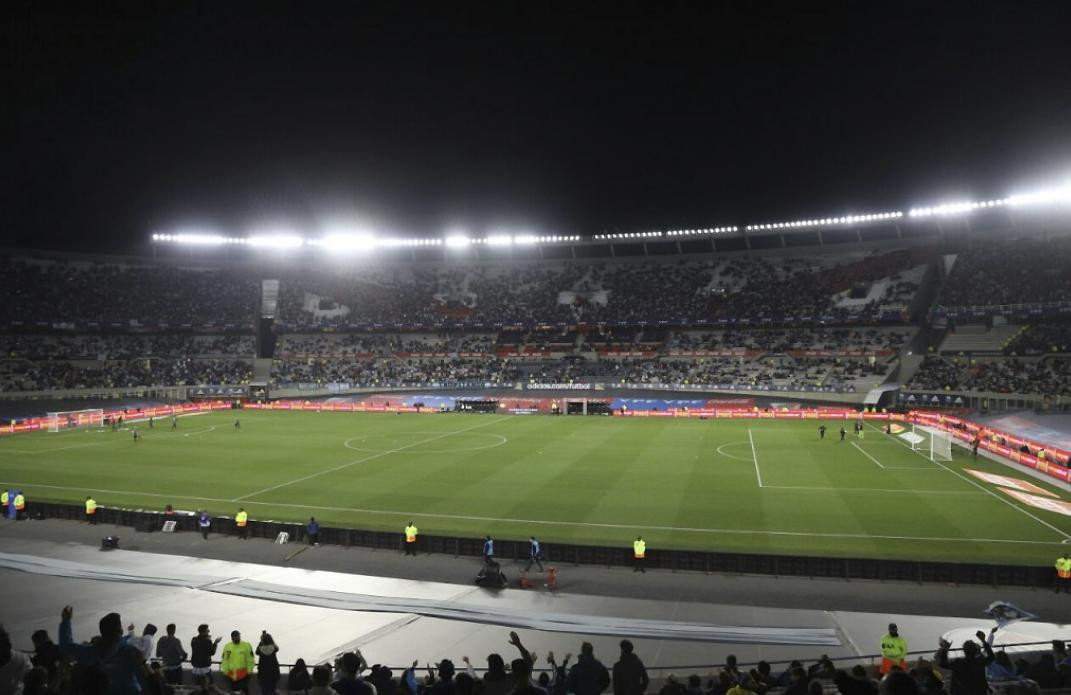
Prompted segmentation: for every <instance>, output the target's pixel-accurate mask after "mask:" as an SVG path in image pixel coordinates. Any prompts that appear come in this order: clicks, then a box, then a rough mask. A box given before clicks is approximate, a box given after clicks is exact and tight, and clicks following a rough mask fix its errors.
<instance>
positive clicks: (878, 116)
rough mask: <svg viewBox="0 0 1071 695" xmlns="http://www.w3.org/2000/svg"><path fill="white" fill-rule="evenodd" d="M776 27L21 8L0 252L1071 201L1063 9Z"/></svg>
mask: <svg viewBox="0 0 1071 695" xmlns="http://www.w3.org/2000/svg"><path fill="white" fill-rule="evenodd" d="M72 4H73V3H72ZM783 4H785V5H788V6H789V7H788V9H784V8H782V7H781V5H782V4H775V3H772V2H715V1H714V0H710V1H709V2H693V3H681V2H661V3H655V2H650V3H631V2H618V3H614V4H612V5H595V4H585V3H559V4H546V3H534V2H526V3H519V2H498V3H487V4H483V3H480V4H464V3H460V2H435V3H414V2H392V3H384V4H381V5H380V4H371V3H364V2H346V3H339V4H332V3H324V2H312V1H307V2H294V3H290V4H282V3H273V2H257V3H249V4H246V3H238V2H230V1H227V2H206V3H187V2H183V3H160V2H126V3H122V2H101V3H80V4H78V7H77V8H74V9H72V8H70V7H63V8H61V4H60V3H46V2H36V1H31V0H24V1H22V2H19V3H18V7H16V8H15V9H14V10H13V11H12V9H11V8H9V9H8V10H6V11H5V13H6V14H5V17H4V19H3V20H2V21H3V22H4V24H3V33H4V43H5V48H6V63H7V65H6V66H5V68H6V70H5V72H7V73H8V75H9V76H10V77H11V78H12V79H10V80H5V83H6V85H7V90H6V95H5V96H3V97H2V102H3V103H2V104H0V114H2V116H3V121H2V122H3V126H4V130H3V132H4V134H5V137H4V143H3V149H2V151H3V152H4V155H3V158H2V162H3V164H2V168H0V171H2V172H3V178H2V180H0V184H2V190H3V193H2V196H3V198H2V199H0V203H2V204H3V209H4V220H3V225H4V230H5V236H6V237H7V239H8V242H9V243H17V244H19V245H23V246H50V247H62V246H68V247H70V248H76V249H92V248H108V249H110V250H111V249H121V248H123V247H124V246H129V245H130V244H132V243H135V242H137V241H141V240H142V239H144V238H145V236H146V235H148V234H149V233H151V232H152V231H154V230H163V229H166V228H168V227H172V226H175V225H185V224H204V225H207V224H212V225H219V226H221V227H222V228H224V229H226V230H227V231H233V232H242V231H245V230H247V229H248V228H250V226H252V225H256V224H261V223H268V222H270V223H277V222H283V221H288V222H289V223H291V224H294V225H296V226H298V227H299V228H301V229H302V230H303V231H309V232H315V231H316V229H317V227H319V226H321V225H324V224H328V223H329V222H331V221H335V220H343V219H348V217H347V216H353V215H359V219H360V220H362V221H365V222H368V223H372V224H375V225H377V226H378V228H379V229H385V230H388V231H396V232H399V233H412V234H429V233H438V232H439V231H440V230H441V229H442V228H443V227H444V226H445V225H447V224H451V223H459V224H464V225H466V226H467V227H468V228H470V229H471V230H472V231H474V232H482V231H483V230H484V229H485V228H487V227H488V226H492V225H499V224H503V225H513V226H520V227H525V228H529V229H533V230H536V231H541V232H561V233H566V232H568V233H581V234H585V233H594V232H597V231H600V230H604V229H610V230H612V229H623V230H638V229H642V228H650V227H655V228H658V227H662V228H664V227H668V226H714V225H722V224H733V223H737V224H740V223H745V222H764V221H776V220H784V219H794V218H798V217H800V216H809V215H816V214H836V213H843V212H853V211H854V212H862V211H879V210H885V209H898V208H902V207H905V206H910V205H912V204H925V203H930V202H935V199H940V198H944V197H948V196H958V195H968V196H970V195H979V196H990V195H997V194H1004V193H1007V192H1009V190H1010V189H1011V188H1014V187H1017V186H1018V187H1021V186H1027V187H1029V185H1030V184H1032V183H1039V182H1040V183H1044V182H1045V181H1046V180H1048V179H1049V178H1051V177H1061V178H1063V177H1066V176H1068V175H1071V31H1069V29H1071V13H1069V10H1068V9H1066V8H1068V6H1069V5H1071V3H1066V2H1059V1H1054V2H1028V1H1023V0H1014V1H1008V2H982V1H978V2H971V3H962V4H953V3H944V2H933V1H929V2H920V3H909V2H883V3H879V2H853V3H848V2H792V3H783Z"/></svg>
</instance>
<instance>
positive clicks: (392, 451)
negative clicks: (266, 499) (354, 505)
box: [230, 415, 510, 502]
mask: <svg viewBox="0 0 1071 695" xmlns="http://www.w3.org/2000/svg"><path fill="white" fill-rule="evenodd" d="M509 417H510V416H509V415H506V416H504V417H501V418H498V419H497V420H492V421H491V422H481V423H480V424H478V425H473V426H472V427H466V428H465V429H462V430H457V431H456V432H443V433H442V434H440V435H438V436H435V437H429V438H428V439H422V440H420V441H418V442H413V443H412V444H406V445H405V446H400V447H398V448H397V449H390V450H389V451H381V452H379V453H378V454H370V455H368V456H365V457H363V458H359V459H357V460H356V461H350V462H349V463H343V464H342V465H340V466H335V467H334V468H328V469H327V470H323V471H318V472H316V473H310V474H309V475H304V476H302V477H300V478H294V479H293V480H290V481H287V482H285V483H279V484H278V485H272V486H271V487H266V488H264V489H263V490H257V491H256V492H250V493H249V494H247V495H242V496H240V497H235V498H234V499H232V500H230V501H231V502H240V501H242V500H247V499H249V498H250V497H256V496H257V495H262V494H264V493H265V492H272V491H273V490H278V489H279V488H282V487H287V486H289V485H293V484H294V483H301V482H304V481H306V480H311V479H313V478H318V477H320V476H321V475H327V474H328V473H334V472H335V471H341V470H343V469H346V468H349V467H350V466H356V465H357V464H358V463H364V462H365V461H371V460H372V459H377V458H380V457H381V456H386V455H388V454H397V453H399V452H401V451H405V450H406V449H411V448H413V447H414V446H420V445H421V444H427V443H429V442H434V441H436V440H438V439H442V438H444V437H449V436H450V435H453V434H461V433H462V432H468V431H470V430H474V429H477V428H479V427H487V426H488V425H493V424H495V423H496V422H502V421H503V420H508V419H509Z"/></svg>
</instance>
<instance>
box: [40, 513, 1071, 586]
mask: <svg viewBox="0 0 1071 695" xmlns="http://www.w3.org/2000/svg"><path fill="white" fill-rule="evenodd" d="M27 511H28V513H29V514H31V515H33V516H35V517H40V518H49V519H68V520H79V521H81V520H84V519H85V510H84V507H82V506H81V505H78V504H69V503H62V502H36V501H35V502H32V503H31V504H29V505H28V510H27ZM97 514H98V518H99V520H100V521H101V522H103V523H106V524H114V525H117V526H129V527H132V528H134V529H135V530H137V531H139V532H151V531H159V530H160V529H162V528H163V524H164V521H175V522H176V527H175V530H176V531H180V532H185V531H192V532H196V531H198V527H197V519H196V517H194V516H193V515H190V514H186V513H182V514H165V513H163V512H157V511H145V510H140V509H119V508H115V507H98V510H97ZM248 530H249V536H250V537H251V538H275V537H276V536H277V535H278V534H279V533H280V532H281V531H286V532H287V533H289V534H290V539H291V541H306V540H307V534H306V533H305V526H304V525H303V524H299V523H295V522H281V521H257V520H253V519H250V520H249V529H248ZM237 532H238V531H237V527H236V526H235V523H234V520H233V519H231V518H229V517H213V518H212V527H211V533H215V534H220V533H221V534H224V535H236V534H237ZM319 541H320V544H321V545H341V546H350V547H358V548H372V549H375V550H394V551H398V552H401V551H402V550H403V548H402V545H403V538H402V534H401V533H400V532H399V533H393V532H388V531H370V530H364V529H349V528H338V527H331V526H322V527H321V528H320V538H319ZM417 548H418V550H419V551H420V552H425V553H436V554H441V555H453V556H455V557H461V556H465V557H481V556H482V555H483V540H482V539H479V538H471V537H455V536H435V535H428V534H422V535H421V536H420V537H419V539H418V541H417ZM542 549H543V561H544V563H548V562H549V563H558V564H574V565H603V566H606V567H624V566H629V565H630V564H631V563H632V553H631V550H630V549H628V548H620V547H607V546H596V545H581V544H572V543H549V542H548V543H543V544H542ZM495 551H496V553H495V554H496V557H498V558H499V559H503V560H521V559H523V558H526V557H528V542H527V541H525V540H510V539H497V538H496V539H495ZM646 562H647V566H648V567H651V568H659V569H667V570H671V571H673V572H705V573H707V574H761V575H770V576H778V577H809V578H831V579H872V580H881V581H885V580H894V581H908V582H917V583H939V584H976V585H988V586H994V587H995V586H1008V587H1028V588H1029V587H1052V585H1053V581H1054V580H1053V570H1052V568H1050V567H1038V566H1027V565H987V564H978V563H956V562H932V561H922V560H880V559H870V558H840V557H816V556H805V555H772V554H758V553H725V552H716V551H701V550H668V549H652V550H648V551H647V560H646Z"/></svg>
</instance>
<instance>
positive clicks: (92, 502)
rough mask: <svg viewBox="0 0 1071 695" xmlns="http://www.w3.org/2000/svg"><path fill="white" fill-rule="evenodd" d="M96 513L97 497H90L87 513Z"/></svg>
mask: <svg viewBox="0 0 1071 695" xmlns="http://www.w3.org/2000/svg"><path fill="white" fill-rule="evenodd" d="M96 513H97V501H96V500H95V499H93V498H92V497H90V498H89V499H87V500H86V514H96Z"/></svg>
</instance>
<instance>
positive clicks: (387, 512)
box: [0, 481, 1062, 545]
mask: <svg viewBox="0 0 1071 695" xmlns="http://www.w3.org/2000/svg"><path fill="white" fill-rule="evenodd" d="M0 485H7V486H11V487H15V488H34V487H39V488H49V489H53V490H77V491H80V492H101V493H104V494H110V495H136V496H140V497H162V498H166V499H175V500H195V501H198V502H219V503H227V504H229V503H231V502H232V501H233V500H228V499H223V498H219V497H188V496H185V495H165V494H161V493H158V492H137V491H134V490H104V489H101V488H92V487H70V486H66V485H39V484H36V483H14V482H3V481H0ZM246 504H247V505H262V506H266V507H286V508H290V509H316V510H322V511H331V512H356V513H361V514H380V515H384V516H399V517H411V518H414V519H420V518H424V519H454V520H460V521H491V522H498V523H516V524H533V525H536V526H540V525H541V526H585V527H588V528H611V529H634V530H636V529H638V530H641V531H685V532H690V533H721V534H727V535H730V534H731V535H753V536H798V537H805V538H856V539H860V540H869V539H879V540H896V541H934V542H940V543H1013V544H1017V545H1062V542H1061V541H1035V540H1018V539H1014V538H950V537H948V538H946V537H941V536H879V535H874V534H869V533H823V532H811V531H769V530H766V529H761V530H754V529H730V528H693V527H688V526H645V525H642V524H607V523H596V522H590V521H550V520H546V519H504V518H500V517H492V516H470V515H463V514H434V513H428V512H396V511H392V510H389V509H362V508H360V507H328V506H324V505H316V504H291V503H286V502H256V501H248V502H246Z"/></svg>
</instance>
